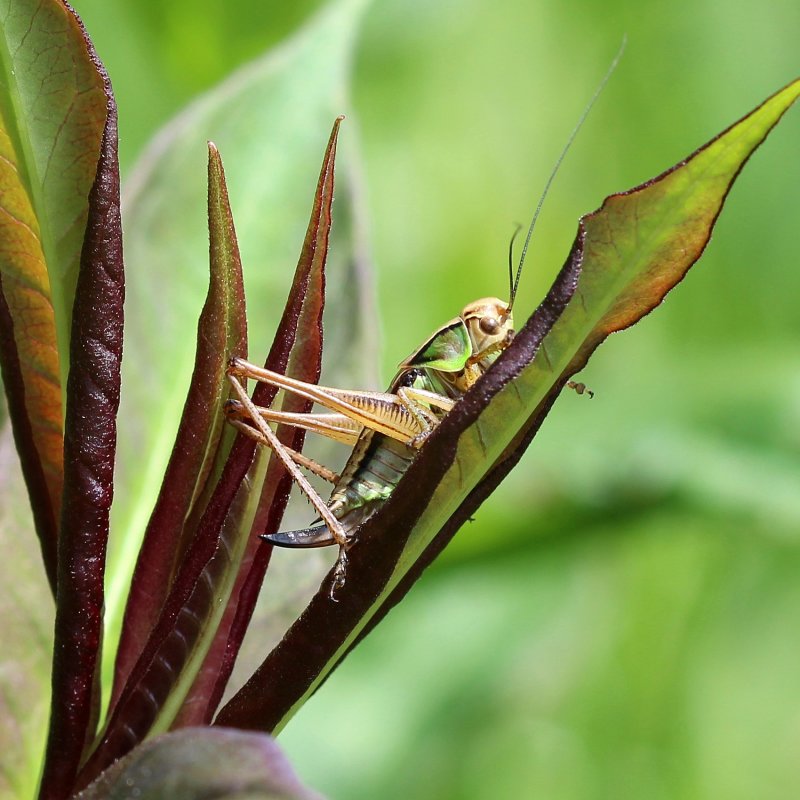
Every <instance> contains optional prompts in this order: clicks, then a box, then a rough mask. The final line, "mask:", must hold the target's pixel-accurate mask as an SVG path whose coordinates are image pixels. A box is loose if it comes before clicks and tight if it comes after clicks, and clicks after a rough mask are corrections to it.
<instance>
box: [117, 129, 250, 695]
mask: <svg viewBox="0 0 800 800" xmlns="http://www.w3.org/2000/svg"><path fill="white" fill-rule="evenodd" d="M208 221H209V241H210V264H211V270H210V276H211V277H210V281H209V286H208V295H207V297H206V302H205V305H204V306H203V311H202V313H201V314H200V321H199V323H198V327H197V351H196V356H195V365H194V372H193V374H192V381H191V384H190V386H189V392H188V395H187V397H186V403H185V405H184V409H183V416H182V418H181V422H180V426H179V428H178V433H177V436H176V439H175V445H174V447H173V450H172V455H171V457H170V462H169V465H168V467H167V472H166V475H165V476H164V481H163V483H162V485H161V491H160V493H159V496H158V501H157V502H156V506H155V508H154V509H153V514H152V516H151V518H150V522H149V524H148V526H147V530H146V531H145V536H144V541H143V543H142V548H141V550H140V552H139V558H138V560H137V564H136V570H135V572H134V575H133V581H132V584H131V590H130V594H129V595H128V602H127V606H126V609H125V618H124V620H123V627H122V634H121V638H120V644H119V649H118V651H117V660H116V672H115V676H114V690H113V692H112V697H111V704H112V706H113V704H114V703H115V702H116V700H117V698H118V697H119V693H120V691H121V690H122V687H123V685H124V683H125V680H126V679H127V677H128V675H129V674H130V671H131V669H132V668H133V665H134V664H135V663H136V659H137V658H138V657H139V655H140V653H141V652H142V648H143V647H144V644H145V642H146V641H147V637H148V636H149V634H150V631H151V630H152V627H153V625H154V624H155V622H156V620H157V619H158V614H159V612H160V611H161V607H162V605H163V603H164V599H165V598H166V596H167V593H168V591H169V587H170V583H171V581H172V578H173V576H174V574H175V573H176V572H177V567H178V565H179V564H180V562H181V560H182V558H183V555H184V554H185V550H186V546H187V543H186V542H185V541H184V540H183V538H182V536H183V534H184V532H185V528H186V526H185V521H186V520H187V519H188V517H189V512H190V510H191V509H192V506H193V503H194V501H195V500H196V498H198V497H199V496H200V495H201V494H202V490H203V486H204V484H205V482H206V479H207V478H208V476H209V473H210V470H211V466H212V463H213V461H214V459H215V457H216V454H217V448H218V446H219V444H220V437H221V435H222V426H223V424H224V418H223V416H222V413H221V411H222V404H223V403H224V401H225V399H226V398H227V395H228V391H227V384H226V382H225V369H226V367H227V362H228V359H229V358H230V356H231V355H239V356H246V355H247V321H246V318H245V307H244V285H243V282H242V265H241V260H240V257H239V247H238V244H237V241H236V231H235V229H234V225H233V217H232V216H231V210H230V204H229V201H228V192H227V188H226V186H225V174H224V170H223V167H222V160H221V159H220V156H219V152H218V151H217V149H216V147H214V145H212V144H209V157H208Z"/></svg>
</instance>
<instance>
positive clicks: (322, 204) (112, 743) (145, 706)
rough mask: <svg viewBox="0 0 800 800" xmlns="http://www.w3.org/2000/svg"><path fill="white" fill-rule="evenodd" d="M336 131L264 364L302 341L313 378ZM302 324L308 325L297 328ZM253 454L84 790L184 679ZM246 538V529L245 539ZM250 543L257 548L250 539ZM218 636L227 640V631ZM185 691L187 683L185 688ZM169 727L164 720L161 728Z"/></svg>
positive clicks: (215, 516)
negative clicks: (224, 537)
mask: <svg viewBox="0 0 800 800" xmlns="http://www.w3.org/2000/svg"><path fill="white" fill-rule="evenodd" d="M338 126H339V120H337V122H336V124H335V125H334V129H333V132H332V134H331V138H330V141H329V144H328V149H327V151H326V153H325V159H324V161H323V167H322V171H321V174H320V180H319V183H318V186H317V192H316V195H315V199H314V206H313V209H312V215H311V222H310V223H309V229H308V232H307V234H306V240H305V242H304V245H303V250H302V253H301V256H300V261H299V263H298V269H297V271H296V273H295V279H294V282H293V284H292V291H291V293H290V296H289V300H288V301H287V305H286V309H285V311H284V314H283V317H282V320H281V323H280V326H279V328H278V334H277V336H276V339H275V343H274V344H273V347H272V349H271V351H270V355H269V358H268V360H267V363H268V365H269V367H270V368H271V369H276V370H277V369H280V370H283V369H285V368H286V365H287V363H288V361H289V358H290V354H291V351H292V347H293V345H294V343H295V340H296V339H299V340H301V341H303V342H304V347H308V354H310V355H311V356H314V355H315V354H316V355H315V357H314V358H312V361H311V364H312V366H311V367H310V371H311V373H312V374H313V373H314V372H315V371H317V370H318V369H319V352H320V350H321V314H322V279H321V277H320V273H321V271H322V270H323V268H324V263H325V257H326V255H327V242H328V235H329V234H328V231H329V227H330V206H331V203H332V200H333V167H334V160H335V155H336V137H337V133H338ZM305 304H309V308H310V309H313V311H312V312H311V313H309V314H308V316H307V315H306V311H305V308H304V307H305ZM301 324H303V325H307V326H308V327H307V328H305V329H304V330H303V331H300V330H299V327H300V325H301ZM273 397H274V390H272V389H270V387H266V386H259V387H258V388H257V390H256V392H255V394H254V399H255V400H256V402H257V403H259V404H269V403H270V402H271V401H272V399H273ZM255 449H256V446H255V443H254V442H253V441H252V440H251V439H249V438H248V437H245V436H239V437H237V439H236V441H235V442H234V445H233V448H232V449H231V453H230V455H229V457H228V460H227V462H226V464H225V467H224V469H223V470H222V475H221V477H220V479H219V482H218V484H217V486H216V488H215V490H214V492H213V494H212V496H211V498H210V501H209V503H208V505H207V507H206V509H205V511H204V513H203V515H202V517H201V519H200V521H199V524H198V528H197V532H196V535H195V538H194V541H193V542H192V544H191V547H190V548H189V550H188V552H187V554H186V557H185V559H184V561H183V563H182V564H181V567H180V570H179V572H178V574H177V576H176V578H175V580H174V582H173V584H172V587H171V589H170V593H169V595H168V597H167V599H166V601H165V603H164V606H163V609H162V611H161V614H160V616H159V619H158V621H157V623H156V625H155V627H154V628H153V631H152V633H151V635H150V637H149V638H148V641H147V643H146V645H145V647H144V649H143V652H142V654H141V656H140V657H139V659H138V661H137V663H136V664H135V665H134V667H133V669H132V670H131V673H130V676H129V678H128V681H127V683H126V685H125V686H124V687H123V689H122V691H121V693H120V696H119V701H118V703H117V705H116V707H115V708H114V709H113V710H112V712H111V714H110V717H109V721H108V724H107V727H106V731H105V733H104V735H103V737H102V739H101V741H100V743H99V745H98V747H97V749H96V750H95V752H94V753H93V754H92V756H91V758H90V760H89V761H88V763H87V764H86V766H85V768H84V770H83V771H82V774H81V778H80V782H81V785H85V784H86V783H87V782H88V781H90V780H92V779H93V778H94V777H95V776H96V775H97V774H98V772H99V771H101V770H102V769H104V768H105V767H106V766H107V765H108V764H110V763H111V762H112V761H114V760H115V759H116V758H119V757H120V756H121V755H124V753H126V752H128V750H130V749H131V748H132V747H133V746H134V745H136V744H137V743H138V742H139V741H140V740H141V739H142V738H143V737H144V736H145V735H146V734H147V733H148V731H149V730H150V728H151V726H152V725H153V723H154V721H155V719H156V717H157V716H158V715H159V711H160V709H161V708H162V707H163V705H164V703H165V702H166V701H167V698H168V696H169V694H170V692H171V690H172V689H173V687H174V685H175V681H176V680H177V679H178V678H179V676H180V678H181V680H185V677H184V676H181V675H180V673H181V671H182V669H183V666H184V664H185V663H186V661H187V659H188V658H189V656H190V654H191V651H192V649H193V647H194V646H195V644H196V643H197V640H198V637H199V636H200V634H201V632H202V629H203V627H204V625H205V617H206V616H207V615H208V613H209V597H210V596H211V594H213V587H214V586H215V585H217V584H218V583H219V582H220V580H221V577H220V575H221V572H222V571H225V570H226V569H230V566H231V565H230V563H229V562H227V561H226V552H223V549H224V547H225V545H224V543H222V542H221V532H222V530H223V526H224V525H226V524H230V520H231V519H233V522H234V523H235V521H236V517H235V516H234V517H232V518H231V517H230V516H229V512H230V511H231V507H232V504H233V503H234V500H235V499H236V498H237V493H239V490H240V487H243V482H244V481H245V478H246V477H247V475H248V471H249V470H250V469H251V466H252V465H253V458H254V454H255ZM279 477H280V479H279V481H278V484H279V486H278V489H275V490H271V491H272V492H273V493H274V494H273V496H274V497H277V498H278V499H277V500H272V498H270V500H271V502H272V503H273V505H272V508H275V504H276V503H280V502H283V503H285V496H284V495H288V488H289V487H288V486H287V487H286V491H285V492H283V494H279V491H280V489H281V484H283V483H284V481H283V476H282V475H281V476H279ZM245 488H247V487H245ZM235 513H236V510H234V514H235ZM276 524H277V523H276ZM249 534H250V530H249V527H248V530H247V531H245V535H249ZM255 541H258V540H255ZM247 544H251V546H254V544H253V543H251V542H247ZM221 545H222V546H221ZM258 546H259V547H261V548H263V553H264V555H262V556H261V558H260V561H259V563H265V562H266V559H267V555H266V551H267V549H268V548H267V547H266V546H265V545H258ZM176 626H177V627H178V629H179V630H180V631H181V634H180V636H179V637H178V638H177V639H176V637H175V635H174V632H175V631H176ZM223 637H227V632H226V633H225V634H223ZM210 645H211V640H210V639H209V640H208V641H206V647H207V648H208V647H209V646H210ZM226 649H227V648H226ZM219 652H220V651H217V653H219ZM211 674H213V671H211ZM191 677H194V676H191ZM215 680H216V679H215ZM188 689H189V687H188V686H187V687H186V689H185V690H186V691H188ZM190 704H191V707H192V708H194V707H195V706H196V705H197V704H196V702H195V701H194V700H193V699H190ZM203 713H207V712H205V711H204V712H203ZM168 722H169V721H167V720H163V719H162V720H161V722H160V724H165V723H166V724H168Z"/></svg>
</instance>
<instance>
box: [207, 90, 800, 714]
mask: <svg viewBox="0 0 800 800" xmlns="http://www.w3.org/2000/svg"><path fill="white" fill-rule="evenodd" d="M798 95H800V80H799V81H795V82H794V83H792V84H790V85H789V86H787V87H786V88H784V89H783V90H781V91H780V92H778V93H777V94H775V95H774V96H773V97H771V98H770V99H768V100H767V101H766V102H765V103H764V104H762V105H761V106H759V108H757V109H756V110H755V111H753V112H752V113H751V114H749V115H748V116H746V117H745V118H743V119H742V120H740V121H739V122H738V123H736V124H735V125H733V126H731V127H730V128H729V129H728V130H727V131H725V132H724V133H723V134H721V135H720V136H718V137H717V138H716V139H714V140H712V141H711V142H709V143H708V144H707V145H705V146H704V147H703V148H701V149H700V150H698V151H697V152H696V153H694V154H693V155H692V156H690V157H689V158H688V159H686V160H685V161H683V162H681V163H680V164H678V165H677V166H676V167H674V168H673V169H671V170H669V171H668V172H665V173H664V174H662V175H661V176H660V177H658V178H656V179H654V180H653V181H650V182H648V183H646V184H644V185H642V186H640V187H637V188H635V189H633V190H631V191H629V192H625V193H623V194H619V195H614V196H612V197H610V198H608V199H607V200H606V202H605V203H604V204H603V207H602V208H601V209H600V210H599V211H597V212H595V213H593V214H590V215H588V216H587V217H585V218H583V219H582V220H581V223H580V226H579V231H578V237H577V239H576V242H575V245H574V246H573V249H572V252H571V253H570V256H569V258H568V259H567V263H566V264H565V266H564V268H563V269H562V271H561V273H560V275H559V277H558V278H557V280H556V283H555V284H554V286H553V288H552V289H551V290H550V292H549V293H548V296H547V297H546V298H545V300H544V301H543V303H542V304H541V306H540V307H539V309H537V311H536V313H535V314H534V315H533V317H531V319H530V320H529V321H528V322H527V323H526V325H525V326H524V327H523V328H522V329H521V330H520V331H519V333H518V334H517V336H516V337H515V339H514V341H513V342H512V344H511V345H510V346H509V347H508V349H507V350H506V351H505V352H504V353H503V354H502V355H501V356H500V358H498V360H497V362H496V363H495V365H494V366H493V367H492V369H491V370H489V372H488V373H487V374H486V376H485V377H484V379H483V380H482V381H480V382H479V383H478V384H477V385H476V386H475V387H474V388H473V389H472V390H471V391H470V392H468V393H467V394H466V395H465V396H464V398H462V399H461V400H460V401H459V403H457V405H456V406H455V408H454V409H453V411H452V412H450V414H448V415H447V417H446V418H445V419H444V421H443V422H442V423H441V425H440V426H439V427H438V428H437V429H436V430H435V431H434V434H433V435H432V436H431V438H430V440H429V441H428V442H427V443H426V446H425V447H424V448H423V449H422V451H421V452H420V454H419V456H418V457H417V459H416V460H415V462H414V463H413V465H412V466H411V468H410V469H409V471H408V473H407V474H406V475H405V477H404V478H403V480H402V481H401V482H400V484H399V485H398V487H397V489H396V490H395V492H394V493H393V495H392V497H391V498H390V499H389V500H388V501H387V503H386V504H385V506H383V507H382V508H381V509H380V510H379V511H378V512H377V513H376V514H375V516H373V517H372V518H371V519H370V520H369V521H368V522H367V523H366V524H365V525H364V526H363V527H362V528H361V529H360V531H359V539H360V542H359V544H358V545H357V546H355V547H353V548H352V550H351V551H350V565H349V568H348V577H347V580H348V583H347V585H346V586H345V588H344V590H342V591H341V592H340V593H339V594H338V595H337V600H338V601H339V602H338V603H331V602H330V600H329V598H328V597H327V593H328V586H327V585H323V587H322V588H321V590H320V592H319V593H318V594H317V595H316V596H315V597H314V599H313V600H312V602H311V603H310V605H309V606H308V608H307V609H306V611H305V612H304V613H303V615H302V616H301V617H300V619H299V620H298V621H297V622H296V623H295V625H294V626H292V628H291V629H290V630H289V632H288V633H287V635H286V636H285V637H284V639H283V640H282V642H281V643H280V645H279V646H278V647H277V648H276V649H275V650H274V651H273V652H272V653H271V654H270V655H269V657H268V658H267V660H266V661H265V662H264V664H263V665H262V666H261V667H260V668H259V670H258V671H257V672H256V674H255V675H254V676H253V678H252V679H251V680H250V681H248V683H247V684H246V685H245V686H244V687H243V688H242V690H241V691H240V692H239V693H238V694H237V695H235V696H234V697H233V699H232V700H231V701H230V702H229V703H228V705H227V706H225V707H224V708H223V709H222V710H221V712H220V714H219V716H218V718H217V719H218V722H219V723H220V724H224V725H241V726H246V727H251V728H263V729H267V730H278V729H280V727H281V726H282V725H283V724H285V722H286V720H287V719H288V718H289V717H290V716H291V715H292V713H293V712H294V711H295V710H296V709H297V708H298V707H299V706H300V705H301V704H302V702H303V700H304V699H305V698H306V697H307V696H308V695H309V694H310V693H311V692H313V691H314V689H315V688H316V687H317V686H318V685H319V684H320V683H321V681H322V680H324V678H325V676H326V675H327V674H328V673H329V672H330V671H331V669H333V668H334V667H335V665H336V664H337V663H338V662H339V661H340V660H341V659H342V658H343V657H344V656H345V655H346V653H347V651H348V649H349V648H350V647H352V646H353V644H354V643H355V642H356V641H357V639H358V637H359V636H361V635H363V633H364V632H365V631H367V630H369V629H370V628H371V626H372V625H374V624H375V622H376V621H377V620H379V619H380V618H381V617H382V616H383V614H385V613H386V610H387V609H388V608H390V607H391V606H392V605H393V604H395V603H396V602H397V601H398V600H399V599H401V598H402V596H403V595H404V594H405V592H407V591H408V588H409V587H410V586H411V585H412V584H413V582H414V581H415V580H416V578H417V577H418V576H419V574H420V573H421V572H422V570H423V569H424V568H425V566H427V564H428V563H430V561H431V559H432V558H433V557H434V556H435V555H436V554H437V553H438V552H439V551H440V550H441V548H442V547H443V546H444V544H445V543H446V542H447V541H448V540H449V539H450V538H451V537H452V536H453V534H454V533H455V531H456V530H457V529H458V527H459V526H460V525H461V524H462V523H463V522H464V521H465V520H466V519H467V518H468V517H469V515H470V514H471V513H472V512H473V511H474V510H475V509H476V508H477V507H478V506H479V505H480V503H481V502H482V500H483V499H485V497H486V496H487V495H488V493H489V492H490V491H491V490H492V489H493V488H494V487H495V486H496V485H497V484H498V483H499V481H500V480H501V479H502V477H504V475H505V474H506V473H507V472H508V470H509V469H510V468H511V467H512V466H513V465H514V464H515V463H516V461H517V460H518V459H519V457H520V455H521V453H522V452H523V451H524V449H525V448H526V447H527V445H528V444H529V442H530V439H531V438H532V436H533V435H534V433H535V432H536V430H537V429H538V427H539V425H540V424H541V422H542V420H543V418H544V416H545V415H546V413H547V412H548V411H549V408H550V406H551V405H552V403H553V401H554V400H555V398H556V397H557V395H558V394H559V392H560V391H561V389H562V388H563V386H564V384H565V382H566V381H567V379H568V378H569V377H570V376H571V375H572V374H573V373H574V372H575V371H576V370H578V369H580V368H581V367H582V366H583V365H584V364H585V363H586V360H587V358H588V357H589V355H590V354H591V353H592V352H593V351H594V349H595V348H596V347H597V346H598V344H599V343H600V342H602V341H603V339H604V338H605V337H606V336H607V335H608V334H609V333H610V332H612V331H614V330H619V329H621V328H624V327H627V326H629V325H631V324H633V323H634V322H635V321H637V320H638V319H640V318H641V317H642V316H644V315H645V314H647V313H648V312H649V311H650V310H652V308H653V307H654V306H656V305H657V304H658V303H659V302H660V301H661V300H662V299H663V297H664V295H665V294H666V293H667V292H668V291H669V290H670V289H671V288H672V287H673V286H674V285H675V284H676V283H677V282H678V281H680V280H681V278H682V277H683V276H684V275H685V273H686V271H687V270H688V269H689V267H690V266H691V265H692V264H693V263H694V262H695V261H696V260H697V258H699V256H700V254H701V253H702V251H703V249H704V248H705V246H706V244H707V242H708V238H709V236H710V234H711V229H712V227H713V225H714V223H715V221H716V219H717V216H718V214H719V212H720V209H721V207H722V204H723V202H724V200H725V197H726V196H727V193H728V191H729V189H730V186H731V184H732V183H733V181H734V179H735V178H736V176H737V175H738V173H739V171H740V170H741V168H742V166H743V165H744V163H745V162H746V161H747V159H748V158H749V157H750V155H751V154H752V152H753V151H754V150H755V149H756V148H757V147H758V145H759V144H760V143H761V142H762V141H763V140H764V138H765V137H766V135H767V134H768V133H769V131H770V130H771V129H772V127H773V126H774V125H775V124H777V122H778V121H779V120H780V118H781V116H782V115H783V114H784V112H785V111H786V110H787V109H788V108H789V107H790V106H791V105H792V103H793V102H794V101H795V100H796V99H797V97H798ZM330 578H331V576H329V578H328V580H330ZM296 664H303V671H302V672H301V671H300V670H298V669H296V668H295V667H294V665H296ZM289 685H291V687H292V689H293V691H294V697H293V698H292V699H291V700H290V701H289V702H287V698H288V697H289V696H290V692H288V691H287V687H288V686H289ZM277 686H280V689H276V687H277Z"/></svg>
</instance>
